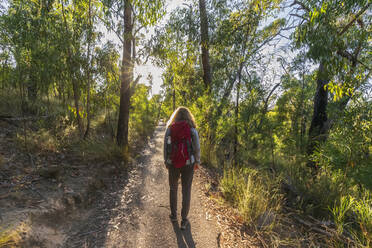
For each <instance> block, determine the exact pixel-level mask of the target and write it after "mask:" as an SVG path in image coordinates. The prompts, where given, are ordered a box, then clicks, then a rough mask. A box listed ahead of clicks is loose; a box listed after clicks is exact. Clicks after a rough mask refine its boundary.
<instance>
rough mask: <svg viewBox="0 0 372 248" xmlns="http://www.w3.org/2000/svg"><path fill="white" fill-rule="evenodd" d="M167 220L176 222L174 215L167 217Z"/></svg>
mask: <svg viewBox="0 0 372 248" xmlns="http://www.w3.org/2000/svg"><path fill="white" fill-rule="evenodd" d="M169 218H170V220H171V221H172V222H177V216H175V215H169Z"/></svg>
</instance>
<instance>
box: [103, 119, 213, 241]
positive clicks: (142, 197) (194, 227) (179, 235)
mask: <svg viewBox="0 0 372 248" xmlns="http://www.w3.org/2000/svg"><path fill="white" fill-rule="evenodd" d="M164 131H165V126H164V125H160V126H159V127H158V128H157V129H156V131H155V134H154V137H153V138H152V140H150V143H149V146H148V147H147V148H146V149H145V150H144V152H143V155H142V157H141V158H139V159H138V164H137V166H138V167H140V168H142V170H141V172H140V174H141V175H138V174H137V175H136V179H137V180H138V185H137V187H138V188H137V189H135V187H133V189H129V188H128V189H124V194H123V196H126V194H133V193H134V194H135V198H136V199H134V201H135V202H134V204H133V205H132V210H133V211H132V213H131V218H130V219H127V221H124V222H122V221H121V219H120V218H116V219H115V218H114V219H113V220H112V222H114V223H118V224H119V226H118V227H119V228H117V229H114V230H112V231H111V232H110V234H109V235H108V237H107V241H106V246H107V247H138V248H140V247H141V248H144V247H217V230H216V229H217V228H216V223H214V222H213V220H207V218H206V213H205V210H204V207H203V205H202V203H201V199H200V196H199V192H200V191H199V187H200V185H199V181H198V179H199V178H198V177H197V176H195V177H194V181H193V188H192V199H191V210H190V215H189V219H190V226H189V228H187V230H185V231H181V230H180V229H179V224H180V223H179V222H180V221H179V222H178V223H177V224H174V225H172V223H171V221H170V220H169V217H168V216H169V213H170V209H169V187H168V172H167V170H166V169H165V167H164V164H163V154H162V147H163V135H164ZM196 174H197V173H196ZM133 186H134V185H133ZM180 189H181V185H180V188H179V197H178V200H179V201H178V202H179V206H178V210H179V212H180V209H181V206H180V200H181V199H182V198H181V195H180V191H181V190H180ZM133 190H134V191H136V190H138V192H129V191H133ZM125 198H126V197H124V200H125ZM128 198H129V197H128ZM124 204H125V203H124ZM178 218H179V219H180V217H179V216H178ZM123 245H124V246H123ZM177 245H178V246H177Z"/></svg>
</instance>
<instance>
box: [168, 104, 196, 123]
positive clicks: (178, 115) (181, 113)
mask: <svg viewBox="0 0 372 248" xmlns="http://www.w3.org/2000/svg"><path fill="white" fill-rule="evenodd" d="M177 121H186V122H187V123H188V124H189V125H190V127H193V128H196V123H195V118H194V116H193V115H192V114H191V111H190V110H189V109H188V108H186V107H183V106H181V107H178V108H177V109H176V110H175V111H174V112H173V114H172V115H171V117H170V118H169V120H168V122H167V127H169V126H170V125H171V124H172V123H174V122H177Z"/></svg>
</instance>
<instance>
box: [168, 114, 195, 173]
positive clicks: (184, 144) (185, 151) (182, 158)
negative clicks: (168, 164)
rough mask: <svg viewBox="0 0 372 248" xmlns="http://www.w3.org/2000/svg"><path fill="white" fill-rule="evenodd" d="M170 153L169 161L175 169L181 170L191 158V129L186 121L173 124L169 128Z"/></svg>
mask: <svg viewBox="0 0 372 248" xmlns="http://www.w3.org/2000/svg"><path fill="white" fill-rule="evenodd" d="M170 131H171V135H170V136H171V144H172V151H171V154H170V159H171V160H172V164H173V166H174V167H175V168H181V167H182V166H184V165H185V164H186V161H187V160H188V159H190V157H191V128H190V125H189V124H188V123H187V122H186V121H179V122H174V123H173V124H172V125H171V126H170Z"/></svg>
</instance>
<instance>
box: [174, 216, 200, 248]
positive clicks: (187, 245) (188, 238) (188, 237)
mask: <svg viewBox="0 0 372 248" xmlns="http://www.w3.org/2000/svg"><path fill="white" fill-rule="evenodd" d="M172 225H173V230H174V233H175V234H176V237H177V245H178V248H195V242H194V239H193V238H192V233H191V224H190V223H189V225H188V226H187V228H186V230H181V229H180V228H179V226H178V222H172Z"/></svg>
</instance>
